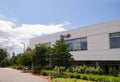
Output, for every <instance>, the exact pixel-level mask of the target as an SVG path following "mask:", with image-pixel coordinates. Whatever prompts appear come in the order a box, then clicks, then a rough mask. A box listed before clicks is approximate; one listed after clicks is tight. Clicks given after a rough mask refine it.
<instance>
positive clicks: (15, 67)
mask: <svg viewBox="0 0 120 82" xmlns="http://www.w3.org/2000/svg"><path fill="white" fill-rule="evenodd" d="M11 68H14V69H20V70H24V69H26V68H25V66H23V65H13V66H11Z"/></svg>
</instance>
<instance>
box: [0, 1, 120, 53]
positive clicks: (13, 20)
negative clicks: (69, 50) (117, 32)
mask: <svg viewBox="0 0 120 82" xmlns="http://www.w3.org/2000/svg"><path fill="white" fill-rule="evenodd" d="M116 19H120V0H0V47H3V48H6V49H7V50H8V51H9V52H16V53H22V52H23V44H21V42H23V43H26V45H27V46H28V45H29V44H28V43H29V39H30V38H34V37H38V36H42V35H47V34H51V33H56V32H60V31H65V30H70V29H75V28H79V27H84V26H88V25H93V24H98V23H102V22H106V21H111V20H116Z"/></svg>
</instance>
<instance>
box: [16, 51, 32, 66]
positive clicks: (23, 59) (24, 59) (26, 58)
mask: <svg viewBox="0 0 120 82" xmlns="http://www.w3.org/2000/svg"><path fill="white" fill-rule="evenodd" d="M18 62H19V64H21V65H24V66H31V64H32V56H31V54H29V53H24V54H23V55H21V56H20V58H19V59H18Z"/></svg>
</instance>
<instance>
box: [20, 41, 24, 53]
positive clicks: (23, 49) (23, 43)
mask: <svg viewBox="0 0 120 82" xmlns="http://www.w3.org/2000/svg"><path fill="white" fill-rule="evenodd" d="M21 44H23V46H24V48H23V52H24V53H25V43H23V42H21Z"/></svg>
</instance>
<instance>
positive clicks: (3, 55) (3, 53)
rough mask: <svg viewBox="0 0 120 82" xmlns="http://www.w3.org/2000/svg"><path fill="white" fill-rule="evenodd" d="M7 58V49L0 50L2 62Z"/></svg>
mask: <svg viewBox="0 0 120 82" xmlns="http://www.w3.org/2000/svg"><path fill="white" fill-rule="evenodd" d="M6 57H7V51H6V50H5V49H2V48H0V62H1V61H2V60H4V59H5V58H6Z"/></svg>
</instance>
